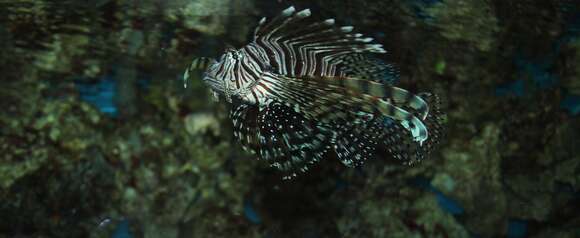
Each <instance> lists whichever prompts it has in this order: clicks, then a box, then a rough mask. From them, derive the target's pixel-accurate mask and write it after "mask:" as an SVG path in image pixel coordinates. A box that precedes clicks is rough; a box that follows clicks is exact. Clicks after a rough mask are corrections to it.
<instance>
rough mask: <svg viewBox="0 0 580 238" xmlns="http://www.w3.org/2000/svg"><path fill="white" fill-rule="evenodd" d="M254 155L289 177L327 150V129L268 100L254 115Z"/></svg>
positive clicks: (315, 160)
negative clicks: (255, 122) (255, 126)
mask: <svg viewBox="0 0 580 238" xmlns="http://www.w3.org/2000/svg"><path fill="white" fill-rule="evenodd" d="M257 122H258V138H259V143H260V146H259V147H258V149H257V152H258V155H259V157H260V158H261V159H264V160H266V161H268V163H270V165H271V166H272V167H274V168H276V169H278V170H279V171H282V172H283V173H284V176H283V177H284V178H286V179H288V178H292V177H294V176H296V175H297V174H299V173H304V172H306V171H307V170H308V169H309V167H310V166H312V165H313V164H315V163H316V162H318V161H320V160H321V159H322V158H323V156H324V154H326V153H327V152H328V150H329V148H330V147H329V141H330V137H331V135H330V132H328V131H327V130H321V129H320V127H319V125H317V123H316V122H315V121H312V120H308V119H306V118H304V116H302V115H301V114H299V113H296V112H295V111H294V110H292V108H289V107H287V106H286V105H284V104H282V103H278V102H272V103H270V104H269V105H268V106H266V107H264V108H262V109H261V110H260V113H259V116H258V121H257Z"/></svg>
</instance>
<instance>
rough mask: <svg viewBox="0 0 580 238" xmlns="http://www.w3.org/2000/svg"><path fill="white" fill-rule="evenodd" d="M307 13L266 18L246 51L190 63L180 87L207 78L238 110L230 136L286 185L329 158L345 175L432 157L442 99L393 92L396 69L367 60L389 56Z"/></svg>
mask: <svg viewBox="0 0 580 238" xmlns="http://www.w3.org/2000/svg"><path fill="white" fill-rule="evenodd" d="M310 15H311V11H310V10H309V9H304V10H296V9H295V8H294V7H289V8H287V9H285V10H283V11H282V13H281V14H280V15H278V16H276V17H274V18H272V19H268V18H266V17H264V18H262V19H261V20H260V21H259V25H258V26H257V27H256V29H255V31H254V38H253V40H252V41H251V42H250V43H249V44H247V45H246V46H244V47H242V48H240V49H233V48H230V49H227V50H226V52H225V53H224V54H223V55H222V56H221V57H219V59H218V60H213V59H196V60H194V61H193V63H192V64H191V66H190V67H189V68H188V69H187V70H186V72H185V74H184V80H185V81H187V80H188V77H189V76H190V74H192V73H193V72H192V71H193V70H195V69H202V70H204V71H205V72H204V77H203V80H204V82H205V83H206V84H207V85H208V86H209V87H210V89H211V91H212V92H213V94H214V95H215V96H217V97H220V96H221V97H223V98H225V100H226V101H227V102H228V103H231V104H232V111H231V113H230V116H231V119H232V122H233V124H234V136H235V137H236V138H237V139H238V140H239V141H240V143H241V144H242V145H243V146H244V148H245V149H247V150H250V151H251V152H253V153H255V154H257V155H258V157H259V158H260V159H262V160H265V161H267V163H268V164H270V166H271V167H274V168H276V169H279V170H280V171H282V173H283V177H284V178H285V179H288V178H292V177H295V176H297V174H299V173H304V172H306V171H307V170H308V169H309V167H311V166H312V165H313V164H315V163H316V162H318V161H320V160H322V159H324V158H326V157H328V156H334V157H337V158H338V159H339V160H340V161H341V162H342V163H343V164H344V165H346V166H349V167H350V166H358V165H361V164H362V163H363V162H364V161H365V160H367V159H371V158H383V157H386V156H389V155H390V156H391V157H393V158H395V159H396V160H399V161H400V162H401V163H403V164H413V163H415V162H417V161H420V160H423V159H424V158H425V157H427V156H428V154H429V153H430V152H431V151H432V149H433V147H434V146H435V145H436V144H438V142H439V140H440V136H441V131H442V126H441V122H442V119H441V117H442V112H441V111H440V109H439V98H438V96H437V95H434V94H432V93H427V92H424V93H419V94H413V93H411V92H409V91H407V90H405V89H402V88H399V87H396V86H393V85H392V83H393V82H394V81H396V78H397V77H398V75H397V71H396V70H395V69H394V67H393V66H392V65H389V64H386V63H383V62H382V61H380V60H377V59H373V58H370V57H368V56H366V55H367V54H371V53H375V54H383V53H386V51H385V50H384V49H383V46H382V45H381V44H377V43H374V42H373V38H370V37H364V36H363V35H362V34H360V33H356V32H354V28H353V27H352V26H337V25H336V24H335V20H334V19H332V18H331V19H327V20H324V21H313V20H311V19H310ZM386 118H388V119H391V120H393V121H395V122H396V123H391V124H385V123H384V121H385V119H386Z"/></svg>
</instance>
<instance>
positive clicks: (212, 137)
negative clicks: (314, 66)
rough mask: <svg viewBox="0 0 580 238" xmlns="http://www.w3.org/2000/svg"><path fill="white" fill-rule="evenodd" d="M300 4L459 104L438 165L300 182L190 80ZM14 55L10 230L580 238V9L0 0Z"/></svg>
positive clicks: (1, 209)
mask: <svg viewBox="0 0 580 238" xmlns="http://www.w3.org/2000/svg"><path fill="white" fill-rule="evenodd" d="M289 5H294V6H296V7H297V8H300V9H302V8H311V9H312V12H313V16H314V17H317V18H320V19H326V18H336V19H337V22H339V23H340V24H342V25H353V26H355V29H358V30H359V31H360V32H362V33H365V34H367V35H370V36H371V37H374V38H375V39H376V40H377V41H379V42H380V43H383V44H384V45H385V49H387V50H388V51H389V54H388V55H387V56H386V57H387V58H385V59H386V60H388V61H389V62H392V63H394V64H395V65H396V67H397V68H398V69H399V70H400V72H401V80H400V83H401V84H402V85H404V86H405V87H406V88H411V89H413V90H414V91H435V92H437V93H439V94H441V95H444V96H445V98H446V102H445V107H446V108H447V112H448V115H447V124H446V126H447V135H446V139H445V141H444V142H443V144H442V145H441V146H440V149H439V150H438V152H437V153H435V155H433V156H432V158H430V159H429V160H426V161H424V162H423V163H420V164H418V165H415V166H413V167H409V168H404V167H403V168H401V167H393V166H392V165H389V164H386V163H384V161H371V162H369V163H367V164H366V165H365V166H363V167H362V168H360V169H346V168H343V167H342V166H341V165H340V164H337V163H336V162H333V161H329V162H326V163H325V164H323V166H321V169H319V170H318V171H315V172H312V173H310V174H309V175H308V176H303V177H300V178H298V179H295V180H292V181H290V182H282V181H279V180H277V179H276V178H274V177H273V176H272V173H271V171H269V170H268V169H267V168H265V167H264V166H263V164H261V163H260V162H259V161H256V160H255V159H254V158H253V156H252V155H250V154H247V153H244V152H243V151H242V149H241V148H240V147H239V146H238V145H237V144H236V142H235V141H234V140H233V137H232V129H231V124H230V122H229V121H228V118H227V113H228V109H227V107H226V105H225V104H224V103H219V102H213V101H212V100H211V99H210V96H209V93H208V90H207V88H206V87H205V86H204V85H203V84H202V82H201V80H193V81H191V82H189V87H188V88H187V89H184V88H183V86H182V85H183V84H182V81H181V76H182V74H183V72H184V70H185V68H186V67H187V66H188V64H189V63H190V62H191V59H192V58H194V57H198V56H210V57H216V56H218V55H220V54H221V53H222V52H223V49H224V48H225V47H226V45H233V46H235V47H239V46H242V45H244V44H245V43H247V42H248V40H249V39H250V35H251V32H252V30H253V29H254V27H255V26H256V24H257V21H258V20H259V19H260V18H261V17H262V16H273V15H276V14H278V13H279V11H280V10H282V9H284V8H286V7H288V6H289ZM0 47H1V49H2V50H1V51H0V107H1V108H2V110H1V111H0V221H1V222H0V237H108V238H139V237H170V238H171V237H179V238H184V237H265V238H270V237H272V238H275V237H308V238H318V237H509V238H523V237H570V238H573V237H580V153H579V151H580V149H579V148H580V116H579V114H580V78H579V77H580V2H579V1H577V0H546V1H532V0H516V1H504V0H489V1H475V0H405V1H402V0H382V1H376V0H341V1H338V0H336V1H329V0H167V1H163V0H93V1H84V0H68V1H61V0H0Z"/></svg>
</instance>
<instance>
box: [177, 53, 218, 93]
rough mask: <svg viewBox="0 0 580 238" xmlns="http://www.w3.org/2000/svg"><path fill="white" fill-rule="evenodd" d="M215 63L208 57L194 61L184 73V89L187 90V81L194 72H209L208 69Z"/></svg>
mask: <svg viewBox="0 0 580 238" xmlns="http://www.w3.org/2000/svg"><path fill="white" fill-rule="evenodd" d="M214 62H215V60H214V59H212V58H206V57H199V58H195V59H193V60H192V61H191V64H190V65H189V67H188V68H187V69H186V70H185V72H184V73H183V87H184V88H187V81H188V80H189V77H190V76H191V74H192V73H193V71H200V72H203V71H205V70H207V68H208V67H209V66H210V65H211V64H213V63H214Z"/></svg>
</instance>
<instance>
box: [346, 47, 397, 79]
mask: <svg viewBox="0 0 580 238" xmlns="http://www.w3.org/2000/svg"><path fill="white" fill-rule="evenodd" d="M340 60H341V61H342V62H341V64H340V65H339V69H340V70H341V72H343V73H344V74H345V75H346V76H348V77H351V78H358V79H365V80H372V81H376V82H378V83H384V84H388V85H393V84H394V83H395V82H397V80H398V79H399V72H398V71H397V70H396V69H395V67H394V66H393V65H391V64H387V63H385V62H383V61H382V60H379V59H376V58H373V57H370V56H367V55H364V54H360V53H353V54H348V55H345V56H343V57H341V59H340Z"/></svg>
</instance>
